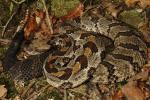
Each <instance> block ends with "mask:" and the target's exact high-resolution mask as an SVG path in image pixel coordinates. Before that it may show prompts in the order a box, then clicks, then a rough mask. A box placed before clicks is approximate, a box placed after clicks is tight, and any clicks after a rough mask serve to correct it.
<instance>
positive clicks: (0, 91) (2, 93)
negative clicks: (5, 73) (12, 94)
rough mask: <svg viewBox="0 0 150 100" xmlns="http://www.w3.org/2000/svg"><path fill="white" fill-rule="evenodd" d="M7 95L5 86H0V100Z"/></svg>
mask: <svg viewBox="0 0 150 100" xmlns="http://www.w3.org/2000/svg"><path fill="white" fill-rule="evenodd" d="M6 95H7V89H6V88H5V85H0V98H5V97H6Z"/></svg>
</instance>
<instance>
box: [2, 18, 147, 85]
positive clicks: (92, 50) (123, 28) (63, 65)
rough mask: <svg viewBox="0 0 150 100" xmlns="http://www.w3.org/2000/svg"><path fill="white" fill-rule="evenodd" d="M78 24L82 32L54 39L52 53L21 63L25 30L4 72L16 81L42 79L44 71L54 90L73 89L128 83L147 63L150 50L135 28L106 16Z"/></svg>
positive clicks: (15, 42)
mask: <svg viewBox="0 0 150 100" xmlns="http://www.w3.org/2000/svg"><path fill="white" fill-rule="evenodd" d="M76 24H77V25H78V26H79V28H80V29H79V30H77V31H74V30H73V32H68V33H63V34H58V35H54V36H52V37H51V38H50V40H49V42H48V44H49V45H50V46H51V49H50V50H48V51H46V52H44V53H42V54H39V55H33V56H30V57H29V58H28V59H25V60H23V61H18V60H17V59H16V54H17V52H18V50H19V47H20V45H21V43H22V40H23V38H24V37H23V33H24V32H23V29H21V30H20V31H19V32H17V33H16V36H15V37H14V39H13V42H12V43H11V45H10V47H9V49H8V50H7V53H6V56H5V58H4V61H3V66H4V69H5V70H6V71H8V72H9V73H10V74H11V76H12V78H14V79H16V80H28V79H32V78H35V77H39V76H41V75H42V70H43V69H44V73H45V75H46V77H47V81H48V83H50V84H51V85H53V86H54V87H62V88H73V87H76V86H78V85H80V84H82V83H83V82H85V81H87V80H90V81H92V82H94V83H110V84H111V83H115V82H120V81H123V80H126V79H128V78H129V77H131V76H133V75H134V74H136V73H137V72H139V71H140V69H141V67H142V66H143V65H144V64H145V63H146V62H147V46H146V44H145V42H144V41H143V39H142V34H141V33H140V32H138V31H137V30H136V29H134V28H133V27H130V26H129V25H127V24H125V23H123V22H120V21H110V20H108V19H106V18H104V17H102V16H99V18H95V17H93V18H92V17H86V18H82V19H81V23H80V24H78V23H76ZM83 30H84V31H83ZM18 36H20V37H18ZM110 47H112V50H108V48H110ZM8 62H10V63H8Z"/></svg>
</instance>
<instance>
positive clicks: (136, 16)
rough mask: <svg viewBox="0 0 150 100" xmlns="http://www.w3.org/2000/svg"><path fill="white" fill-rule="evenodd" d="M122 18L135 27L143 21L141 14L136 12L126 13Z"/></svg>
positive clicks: (122, 14)
mask: <svg viewBox="0 0 150 100" xmlns="http://www.w3.org/2000/svg"><path fill="white" fill-rule="evenodd" d="M120 16H121V20H123V21H124V22H126V23H128V24H131V25H133V26H135V27H137V26H138V24H139V23H140V22H141V21H142V18H141V16H140V13H138V12H137V11H135V10H131V11H124V12H123V13H121V15H120Z"/></svg>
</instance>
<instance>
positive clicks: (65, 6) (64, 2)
mask: <svg viewBox="0 0 150 100" xmlns="http://www.w3.org/2000/svg"><path fill="white" fill-rule="evenodd" d="M79 3H80V1H79V0H52V2H51V4H52V6H51V9H52V12H53V13H54V15H55V16H56V17H57V18H60V17H62V16H65V15H67V14H68V12H70V11H71V10H72V9H74V8H75V7H76V6H77V5H78V4H79Z"/></svg>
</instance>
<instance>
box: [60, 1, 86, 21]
mask: <svg viewBox="0 0 150 100" xmlns="http://www.w3.org/2000/svg"><path fill="white" fill-rule="evenodd" d="M83 8H84V5H83V4H81V3H80V4H79V5H78V6H77V7H76V8H75V9H74V10H72V11H71V12H69V13H68V14H67V15H65V16H63V17H61V18H60V19H61V21H64V20H71V19H74V18H76V17H78V16H81V15H82V14H83Z"/></svg>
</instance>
